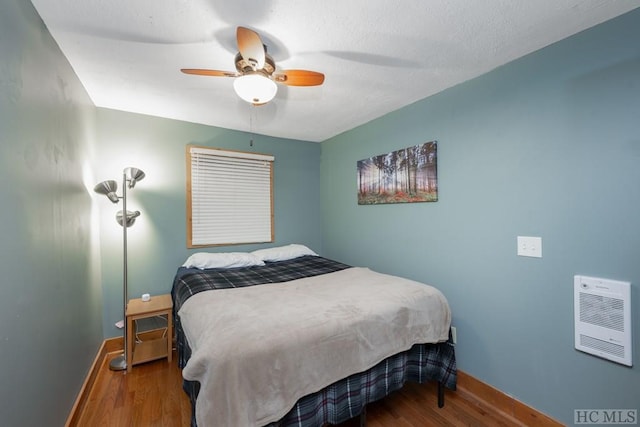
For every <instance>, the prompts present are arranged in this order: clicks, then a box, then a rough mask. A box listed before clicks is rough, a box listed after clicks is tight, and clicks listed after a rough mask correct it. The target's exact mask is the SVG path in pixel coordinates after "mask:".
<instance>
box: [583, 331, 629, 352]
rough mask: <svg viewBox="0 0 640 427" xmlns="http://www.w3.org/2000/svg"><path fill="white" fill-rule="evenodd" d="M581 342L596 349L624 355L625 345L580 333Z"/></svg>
mask: <svg viewBox="0 0 640 427" xmlns="http://www.w3.org/2000/svg"><path fill="white" fill-rule="evenodd" d="M580 344H582V345H583V346H585V347H589V348H592V349H594V350H599V351H604V352H606V353H609V354H611V355H614V356H616V357H624V346H622V345H618V344H612V343H610V342H606V341H602V340H599V339H597V338H593V337H590V336H587V335H580Z"/></svg>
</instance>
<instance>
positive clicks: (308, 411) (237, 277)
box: [171, 256, 456, 427]
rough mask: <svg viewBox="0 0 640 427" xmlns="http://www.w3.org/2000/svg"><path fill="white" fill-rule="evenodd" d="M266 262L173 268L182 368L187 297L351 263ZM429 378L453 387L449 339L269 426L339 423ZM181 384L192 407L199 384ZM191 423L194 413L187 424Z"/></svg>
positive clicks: (343, 385)
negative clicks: (182, 316)
mask: <svg viewBox="0 0 640 427" xmlns="http://www.w3.org/2000/svg"><path fill="white" fill-rule="evenodd" d="M266 264H267V265H265V266H254V267H245V268H234V269H207V270H199V269H195V268H191V269H188V268H184V267H181V268H179V269H178V271H177V273H176V276H175V279H174V283H173V288H172V290H171V296H172V298H173V307H174V318H175V330H176V335H177V345H178V356H179V364H180V367H181V368H183V367H184V366H185V365H186V363H187V361H188V360H189V357H190V356H191V350H190V348H189V345H188V343H187V342H186V338H185V336H184V333H183V331H182V327H181V324H180V318H179V316H178V315H177V313H178V311H179V310H180V308H181V307H182V304H183V303H184V302H185V301H186V300H187V299H188V298H189V297H190V296H191V295H194V294H196V293H198V292H203V291H208V290H215V289H225V288H234V287H235V288H237V287H244V286H255V285H260V284H265V283H280V282H287V281H290V280H295V279H302V278H305V277H312V276H317V275H320V274H327V273H331V272H334V271H339V270H344V269H345V268H349V267H350V266H348V265H346V264H342V263H339V262H337V261H332V260H329V259H326V258H322V257H318V256H304V257H300V258H295V259H292V260H287V261H279V262H268V263H266ZM430 380H431V381H438V382H440V383H441V384H443V385H444V386H445V387H447V388H450V389H455V387H456V361H455V353H454V347H453V345H452V344H451V342H450V341H449V342H444V343H439V344H417V345H415V346H413V347H412V348H411V349H410V350H408V351H405V352H402V353H399V354H396V355H394V356H392V357H390V358H388V359H385V360H383V361H382V362H380V363H379V364H378V365H376V366H374V367H373V368H371V369H369V370H367V371H365V372H361V373H357V374H354V375H351V376H350V377H348V378H345V379H343V380H341V381H338V382H336V383H334V384H332V385H330V386H328V387H326V388H324V389H323V390H320V391H319V392H317V393H313V394H310V395H307V396H305V397H303V398H301V399H300V400H299V401H298V402H297V403H296V405H295V406H294V407H293V408H292V410H291V411H290V412H289V413H288V414H287V415H285V417H284V418H282V419H281V420H280V421H278V422H276V423H272V424H269V427H285V426H298V427H314V426H321V425H324V424H326V423H331V424H337V423H341V422H344V421H346V420H348V419H349V418H352V417H355V416H357V415H359V414H360V413H361V411H362V408H364V406H365V405H366V404H367V403H369V402H373V401H376V400H378V399H381V398H382V397H384V396H386V395H388V394H389V393H391V392H392V391H394V390H397V389H399V388H401V387H402V385H403V384H404V383H405V382H406V381H414V382H419V383H424V382H426V381H430ZM183 387H184V389H185V391H186V392H187V394H188V395H189V397H190V399H191V403H192V407H193V408H195V401H196V397H197V395H198V391H199V384H198V383H197V382H191V381H186V380H185V381H184V384H183ZM194 413H195V412H194ZM195 425H196V424H195V416H193V417H192V426H194V427H195Z"/></svg>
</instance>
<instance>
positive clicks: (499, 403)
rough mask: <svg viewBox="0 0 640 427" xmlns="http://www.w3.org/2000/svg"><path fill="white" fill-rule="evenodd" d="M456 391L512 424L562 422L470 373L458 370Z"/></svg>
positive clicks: (554, 425)
mask: <svg viewBox="0 0 640 427" xmlns="http://www.w3.org/2000/svg"><path fill="white" fill-rule="evenodd" d="M456 393H460V394H463V395H464V397H465V399H467V400H469V401H475V402H477V403H478V404H479V405H482V406H484V407H487V408H491V409H492V410H495V411H498V412H500V413H502V414H503V415H504V416H505V417H507V418H511V419H512V420H513V421H514V424H519V425H525V426H551V427H561V426H564V424H562V423H560V422H558V421H556V420H554V419H553V418H551V417H549V416H548V415H545V414H543V413H542V412H540V411H538V410H536V409H534V408H532V407H530V406H528V405H525V404H524V403H522V402H520V401H519V400H517V399H514V398H513V397H511V396H509V395H508V394H505V393H503V392H501V391H500V390H498V389H496V388H494V387H492V386H490V385H489V384H486V383H484V382H482V381H480V380H478V379H477V378H474V377H472V376H471V375H469V374H467V373H465V372H462V371H458V385H457V391H456Z"/></svg>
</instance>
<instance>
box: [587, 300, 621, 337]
mask: <svg viewBox="0 0 640 427" xmlns="http://www.w3.org/2000/svg"><path fill="white" fill-rule="evenodd" d="M580 321H581V322H585V323H591V324H592V325H597V326H602V327H603V328H609V329H613V330H616V331H620V332H624V301H623V300H621V299H618V298H609V297H605V296H602V295H594V294H586V293H584V292H580Z"/></svg>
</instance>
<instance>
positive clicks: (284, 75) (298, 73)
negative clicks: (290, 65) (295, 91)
mask: <svg viewBox="0 0 640 427" xmlns="http://www.w3.org/2000/svg"><path fill="white" fill-rule="evenodd" d="M273 80H275V81H276V82H277V83H282V84H285V85H288V86H319V85H321V84H322V83H323V82H324V74H322V73H318V72H316V71H308V70H282V71H279V72H277V73H275V74H274V75H273Z"/></svg>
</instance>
